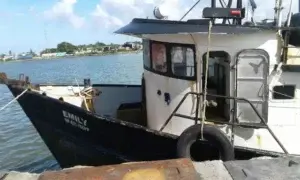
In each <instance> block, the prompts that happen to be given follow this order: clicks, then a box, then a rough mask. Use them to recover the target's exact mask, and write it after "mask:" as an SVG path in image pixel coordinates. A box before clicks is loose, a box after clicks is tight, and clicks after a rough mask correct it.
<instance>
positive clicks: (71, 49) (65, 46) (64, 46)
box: [41, 41, 141, 54]
mask: <svg viewBox="0 0 300 180" xmlns="http://www.w3.org/2000/svg"><path fill="white" fill-rule="evenodd" d="M127 43H128V42H127ZM127 43H125V44H127ZM133 43H138V44H141V42H139V41H135V42H133ZM106 46H110V47H112V48H116V47H119V46H120V45H119V44H113V43H110V44H105V43H103V42H96V43H95V44H83V45H77V46H76V45H73V44H71V43H69V42H61V43H59V44H57V47H56V48H47V49H44V50H43V51H41V54H44V53H57V52H66V53H67V54H74V53H75V51H86V50H87V49H88V48H91V49H93V50H98V51H101V50H103V47H106Z"/></svg>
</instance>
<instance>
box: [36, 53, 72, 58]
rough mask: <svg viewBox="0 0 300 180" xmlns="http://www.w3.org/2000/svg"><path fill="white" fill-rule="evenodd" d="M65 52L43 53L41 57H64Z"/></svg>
mask: <svg viewBox="0 0 300 180" xmlns="http://www.w3.org/2000/svg"><path fill="white" fill-rule="evenodd" d="M66 54H67V53H66V52H58V53H44V54H42V55H41V57H45V58H49V57H64V56H66Z"/></svg>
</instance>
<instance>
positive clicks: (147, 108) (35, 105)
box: [1, 0, 300, 168]
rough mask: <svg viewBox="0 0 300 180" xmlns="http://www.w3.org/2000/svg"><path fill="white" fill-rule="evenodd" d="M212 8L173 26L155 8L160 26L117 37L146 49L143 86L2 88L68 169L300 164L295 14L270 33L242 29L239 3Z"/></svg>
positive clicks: (12, 84) (265, 28)
mask: <svg viewBox="0 0 300 180" xmlns="http://www.w3.org/2000/svg"><path fill="white" fill-rule="evenodd" d="M211 2H212V4H211V7H207V8H204V10H203V19H193V20H187V21H171V20H167V19H166V16H163V15H162V14H161V13H160V12H159V10H158V9H156V10H155V11H154V12H155V13H156V17H161V19H138V18H136V19H133V20H132V21H131V22H130V23H129V24H128V25H126V26H124V27H122V28H120V29H119V30H117V31H116V33H118V34H124V35H131V36H135V37H139V38H141V39H142V40H143V62H144V73H143V77H141V85H121V84H91V82H90V81H89V79H85V80H84V83H83V84H82V85H78V84H75V85H58V84H56V85H42V84H34V83H31V82H30V81H29V78H24V76H22V77H21V78H19V80H14V79H9V78H7V77H6V75H5V74H1V80H2V82H3V83H5V84H6V85H7V86H8V88H9V89H10V91H11V92H12V94H13V95H14V96H15V97H16V99H17V100H18V102H19V104H20V105H21V107H22V109H23V110H24V112H25V113H26V115H27V116H28V117H29V119H30V121H31V122H32V124H33V125H34V127H35V128H36V130H37V131H38V133H39V134H40V136H41V137H42V139H43V140H44V142H45V143H46V145H47V146H48V148H49V149H50V151H51V152H52V154H53V155H54V157H55V158H56V159H57V161H58V162H59V164H60V165H61V167H63V168H65V167H71V166H75V165H108V164H117V163H122V162H130V161H148V160H163V159H174V158H182V157H187V158H191V159H192V160H193V161H204V160H214V159H221V160H223V161H229V160H234V159H251V158H253V157H258V156H272V157H277V156H285V155H287V154H289V155H290V154H292V155H300V145H299V144H297V143H295V138H296V137H298V136H300V122H298V119H300V117H299V116H300V113H299V112H300V111H299V110H300V106H299V104H300V99H299V93H297V92H298V89H299V88H300V81H299V78H298V73H299V72H300V71H299V69H300V68H299V67H300V63H299V62H298V61H299V60H297V59H298V58H297V57H295V56H293V54H295V52H298V51H299V50H298V51H297V47H299V46H300V44H296V43H290V41H291V40H292V39H293V37H294V36H296V35H297V33H298V32H299V29H298V28H296V26H298V25H297V21H299V18H298V14H295V15H293V16H292V18H291V21H290V22H291V23H289V24H291V26H284V27H282V26H280V25H281V22H280V19H281V17H280V16H281V13H280V10H281V6H280V5H277V6H276V8H275V14H276V16H275V17H276V18H275V19H274V24H273V25H272V26H270V24H267V25H264V24H260V25H259V26H257V25H255V24H256V23H255V22H250V23H246V24H248V25H242V20H243V19H244V17H245V8H244V7H243V5H242V0H237V6H236V7H235V8H233V7H231V6H232V5H231V4H228V5H227V6H226V8H225V7H216V1H215V0H212V1H211ZM158 12H159V14H160V15H159V14H157V13H158ZM220 19H221V22H219V21H217V20H220ZM288 19H289V18H288ZM288 21H289V20H288ZM299 25H300V24H299ZM292 26H293V27H292ZM291 46H293V50H294V51H291V48H292V47H291Z"/></svg>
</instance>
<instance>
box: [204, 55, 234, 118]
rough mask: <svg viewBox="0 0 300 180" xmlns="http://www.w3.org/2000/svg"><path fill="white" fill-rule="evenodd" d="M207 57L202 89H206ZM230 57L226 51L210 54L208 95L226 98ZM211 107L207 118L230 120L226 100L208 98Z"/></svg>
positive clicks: (207, 112)
mask: <svg viewBox="0 0 300 180" xmlns="http://www.w3.org/2000/svg"><path fill="white" fill-rule="evenodd" d="M206 56H207V54H206V53H204V55H203V56H202V59H203V75H202V87H203V88H204V80H205V69H206ZM229 71H230V56H229V54H228V53H226V52H224V51H211V52H209V60H208V78H207V93H208V94H215V95H223V96H226V95H227V94H228V93H227V91H228V90H227V88H228V86H229ZM207 100H208V102H210V103H209V105H208V106H207V108H206V118H207V119H208V120H209V119H213V120H219V121H220V120H221V121H224V120H229V113H228V109H229V108H228V105H227V104H226V100H225V99H224V98H216V97H209V96H207Z"/></svg>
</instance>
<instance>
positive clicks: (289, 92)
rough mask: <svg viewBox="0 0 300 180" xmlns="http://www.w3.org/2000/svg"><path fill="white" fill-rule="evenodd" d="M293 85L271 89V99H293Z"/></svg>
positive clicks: (294, 87)
mask: <svg viewBox="0 0 300 180" xmlns="http://www.w3.org/2000/svg"><path fill="white" fill-rule="evenodd" d="M295 90H296V86H295V85H282V86H274V87H273V99H294V97H295Z"/></svg>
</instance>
